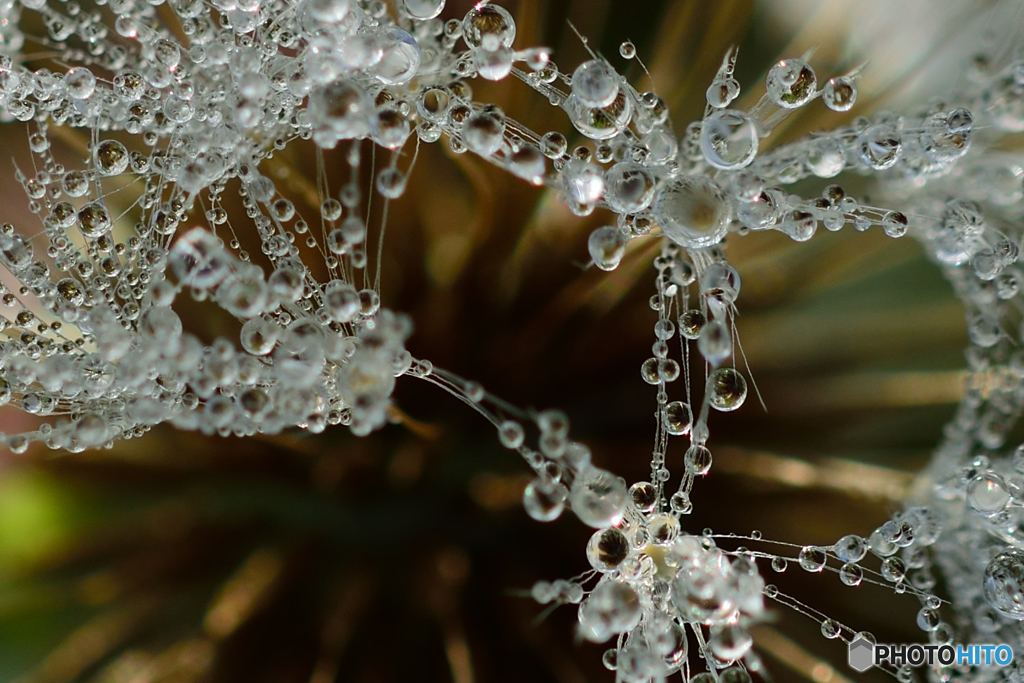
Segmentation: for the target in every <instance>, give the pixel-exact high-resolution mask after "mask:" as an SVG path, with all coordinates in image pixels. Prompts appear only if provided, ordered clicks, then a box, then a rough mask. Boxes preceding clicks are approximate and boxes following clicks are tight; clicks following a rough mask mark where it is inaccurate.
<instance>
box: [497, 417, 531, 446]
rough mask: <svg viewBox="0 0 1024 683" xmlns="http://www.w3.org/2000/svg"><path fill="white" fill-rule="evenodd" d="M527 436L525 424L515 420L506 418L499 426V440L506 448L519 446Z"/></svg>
mask: <svg viewBox="0 0 1024 683" xmlns="http://www.w3.org/2000/svg"><path fill="white" fill-rule="evenodd" d="M525 437H526V435H525V432H524V431H523V426H522V425H521V424H519V423H518V422H516V421H514V420H505V421H504V422H502V423H501V424H500V425H499V426H498V440H499V441H501V445H502V446H504V447H505V448H512V449H515V448H519V447H520V446H522V445H523V440H524V439H525Z"/></svg>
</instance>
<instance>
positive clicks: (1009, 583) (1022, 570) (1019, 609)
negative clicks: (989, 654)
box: [984, 550, 1024, 620]
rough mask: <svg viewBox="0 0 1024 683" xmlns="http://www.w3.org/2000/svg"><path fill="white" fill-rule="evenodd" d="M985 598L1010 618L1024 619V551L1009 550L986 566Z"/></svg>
mask: <svg viewBox="0 0 1024 683" xmlns="http://www.w3.org/2000/svg"><path fill="white" fill-rule="evenodd" d="M984 592H985V600H986V601H987V602H988V604H989V605H991V606H992V609H994V610H995V611H997V612H999V613H1000V614H1002V615H1003V616H1004V617H1007V618H1009V619H1017V620H1024V552H1022V551H1020V550H1007V551H1006V552H1002V553H999V554H998V555H996V556H995V557H993V558H992V559H991V560H990V561H989V563H988V565H987V566H986V567H985V579H984Z"/></svg>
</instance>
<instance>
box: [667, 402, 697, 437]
mask: <svg viewBox="0 0 1024 683" xmlns="http://www.w3.org/2000/svg"><path fill="white" fill-rule="evenodd" d="M664 418H665V431H666V432H668V433H669V434H671V435H673V436H682V435H683V434H688V433H689V431H690V426H691V425H692V424H693V413H692V412H691V411H690V405H689V404H688V403H683V402H682V401H672V402H671V403H669V404H668V405H667V406H665V412H664Z"/></svg>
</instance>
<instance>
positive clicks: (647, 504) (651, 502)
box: [629, 481, 658, 513]
mask: <svg viewBox="0 0 1024 683" xmlns="http://www.w3.org/2000/svg"><path fill="white" fill-rule="evenodd" d="M629 499H630V501H632V503H633V507H635V508H636V509H637V510H639V511H640V512H644V513H646V512H650V511H651V510H653V509H654V506H655V505H656V504H657V503H658V489H657V487H656V486H655V485H654V484H652V483H650V482H647V481H639V482H637V483H635V484H633V485H632V486H630V487H629Z"/></svg>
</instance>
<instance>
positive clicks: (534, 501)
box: [523, 478, 568, 522]
mask: <svg viewBox="0 0 1024 683" xmlns="http://www.w3.org/2000/svg"><path fill="white" fill-rule="evenodd" d="M567 495H568V491H567V490H566V488H565V487H564V486H563V485H561V484H559V483H557V482H553V481H547V480H545V479H539V478H538V479H534V480H533V481H531V482H530V483H529V484H527V485H526V489H525V490H524V491H523V507H524V508H525V509H526V514H528V515H530V517H533V518H534V519H535V520H537V521H538V522H550V521H551V520H553V519H558V516H559V515H561V514H562V510H563V509H564V508H565V499H566V497H567Z"/></svg>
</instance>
